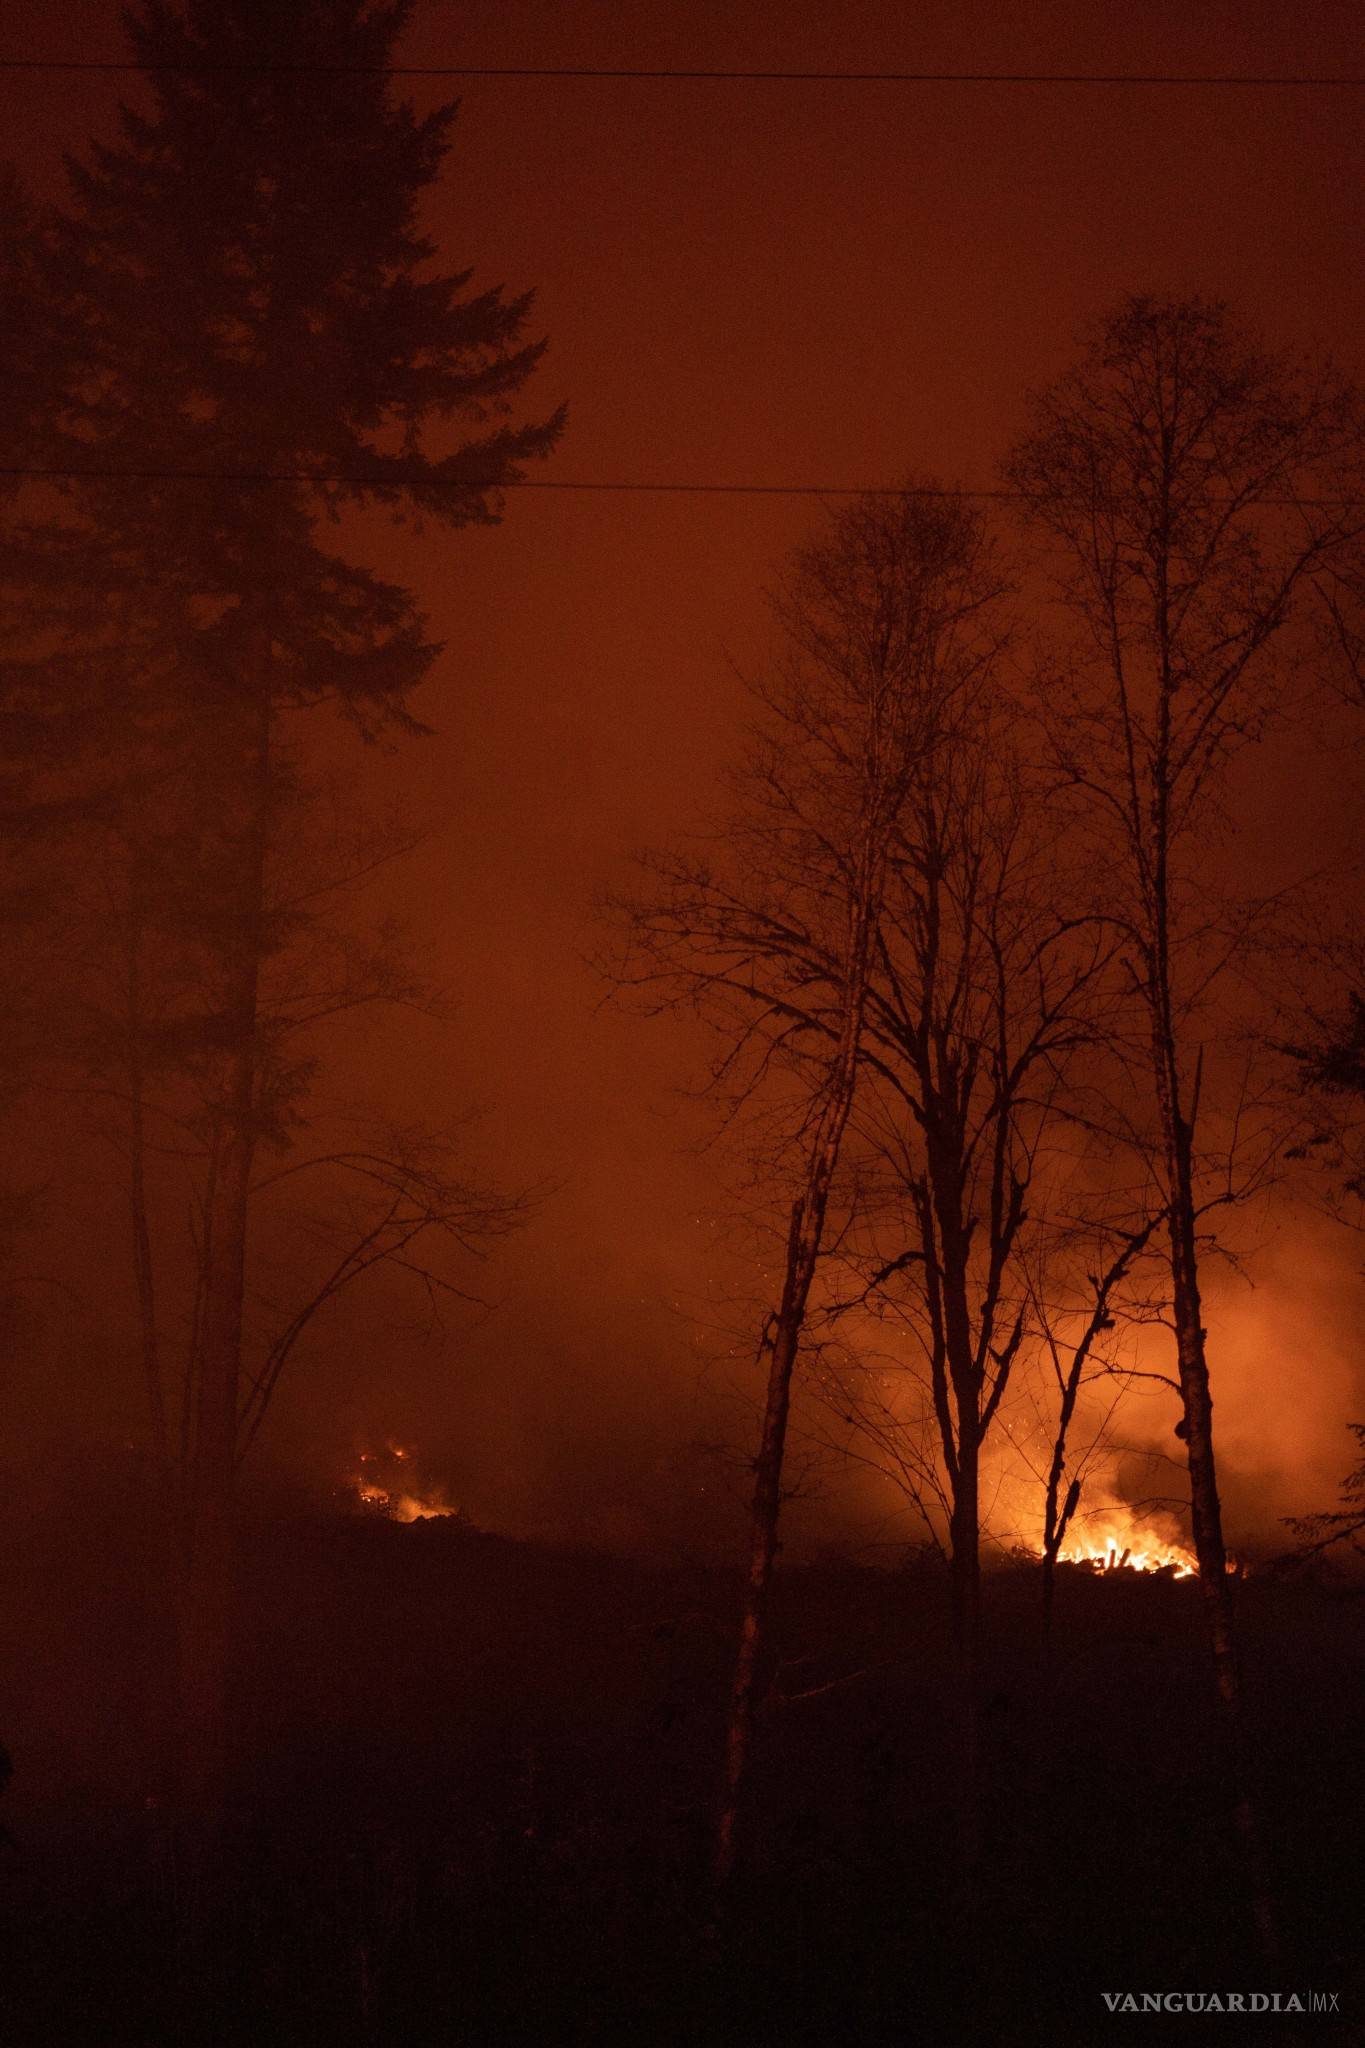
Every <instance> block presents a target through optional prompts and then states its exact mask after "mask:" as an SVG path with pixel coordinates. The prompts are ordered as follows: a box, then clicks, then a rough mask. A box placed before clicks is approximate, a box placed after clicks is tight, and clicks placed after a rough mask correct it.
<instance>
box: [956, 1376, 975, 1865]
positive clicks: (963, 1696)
mask: <svg viewBox="0 0 1365 2048" xmlns="http://www.w3.org/2000/svg"><path fill="white" fill-rule="evenodd" d="M957 1406H958V1429H957V1474H956V1481H955V1484H954V1487H953V1513H952V1527H951V1534H952V1544H953V1557H952V1604H953V1653H954V1665H955V1671H956V1679H957V1684H956V1693H957V1737H958V1740H957V1754H958V1856H959V1859H960V1865H961V1872H962V1875H963V1876H964V1877H965V1878H966V1880H967V1881H968V1883H969V1884H970V1882H971V1879H972V1877H973V1875H974V1873H975V1871H976V1868H977V1865H978V1863H979V1861H980V1855H981V1442H980V1436H979V1433H978V1430H977V1427H976V1401H975V1398H974V1397H970V1398H969V1395H968V1390H966V1389H965V1388H962V1387H959V1389H958V1395H957Z"/></svg>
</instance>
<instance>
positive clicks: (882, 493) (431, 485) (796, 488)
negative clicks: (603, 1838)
mask: <svg viewBox="0 0 1365 2048" xmlns="http://www.w3.org/2000/svg"><path fill="white" fill-rule="evenodd" d="M0 477H15V478H22V477H29V478H36V479H38V480H44V479H46V480H47V481H56V482H73V483H114V482H120V481H123V482H129V483H185V484H195V483H204V484H345V485H349V486H351V487H352V488H353V489H357V490H371V491H431V490H449V491H583V492H589V493H596V494H599V495H604V496H606V495H612V494H615V495H618V496H619V495H625V496H636V497H690V498H973V499H981V500H983V501H991V502H995V503H1006V504H1011V503H1020V502H1022V501H1023V500H1024V499H1025V497H1026V495H1027V494H1026V493H1025V492H1023V491H1007V490H1001V489H998V488H995V487H992V486H988V485H980V484H976V485H963V486H962V487H961V488H957V487H956V486H954V485H952V484H928V485H920V484H717V483H674V482H659V483H640V482H635V481H631V480H627V479H608V480H604V481H601V482H595V481H592V480H590V479H588V478H583V477H572V478H570V477H529V476H523V477H501V478H499V477H482V478H481V477H401V476H361V475H355V474H352V473H350V472H347V471H336V470H313V469H241V470H223V469H94V468H86V469H64V468H58V467H56V466H51V467H43V468H39V467H36V466H32V467H30V466H24V465H19V464H0ZM1257 502H1258V504H1260V505H1262V506H1281V507H1284V508H1286V509H1294V510H1297V509H1299V508H1301V507H1302V508H1313V509H1316V510H1319V511H1347V510H1350V509H1352V508H1353V507H1354V504H1355V501H1354V500H1353V499H1350V498H1261V499H1259V500H1258V501H1257Z"/></svg>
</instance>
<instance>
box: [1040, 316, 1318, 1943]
mask: <svg viewBox="0 0 1365 2048" xmlns="http://www.w3.org/2000/svg"><path fill="white" fill-rule="evenodd" d="M1349 425H1350V408H1349V405H1348V403H1347V401H1346V399H1345V397H1344V395H1343V394H1342V392H1341V391H1340V389H1339V388H1338V387H1337V386H1336V385H1335V383H1334V382H1333V381H1332V380H1331V379H1330V378H1328V377H1325V376H1318V375H1317V374H1316V373H1314V372H1312V371H1311V370H1308V369H1303V368H1300V367H1298V366H1296V365H1294V364H1291V363H1289V362H1287V361H1282V360H1276V359H1272V358H1271V357H1269V356H1267V355H1265V354H1264V353H1262V352H1261V351H1259V350H1258V349H1257V348H1256V347H1255V346H1254V345H1253V343H1252V342H1251V340H1249V339H1248V338H1247V337H1246V336H1245V335H1244V334H1243V333H1242V332H1241V330H1240V329H1239V328H1238V326H1237V325H1236V323H1235V322H1234V321H1233V320H1232V318H1231V317H1230V316H1229V315H1228V313H1227V312H1226V310H1225V309H1224V308H1222V307H1221V306H1218V305H1213V304H1208V303H1205V302H1202V301H1199V300H1165V299H1153V298H1131V299H1128V300H1126V301H1125V302H1124V303H1123V304H1122V305H1120V306H1119V308H1118V309H1117V310H1116V311H1115V312H1114V313H1113V314H1112V315H1111V316H1110V317H1109V318H1108V319H1107V320H1105V321H1104V322H1103V324H1102V325H1101V326H1100V327H1099V328H1098V330H1097V331H1096V333H1095V335H1094V337H1093V339H1092V340H1091V342H1090V345H1089V347H1088V349H1087V350H1086V352H1085V354H1084V355H1083V357H1082V358H1081V360H1080V361H1079V362H1078V364H1077V366H1076V367H1075V368H1074V369H1073V370H1071V371H1070V372H1069V373H1068V374H1067V375H1066V376H1065V377H1063V378H1062V379H1061V380H1060V381H1059V382H1058V383H1057V384H1056V385H1054V386H1053V387H1052V388H1051V390H1049V391H1047V392H1045V393H1044V394H1043V395H1042V396H1040V397H1038V398H1037V399H1036V400H1035V401H1034V405H1033V421H1032V424H1031V427H1030V429H1029V431H1028V432H1027V434H1026V435H1025V436H1024V438H1023V439H1022V440H1021V441H1020V443H1019V444H1018V446H1017V448H1016V449H1015V451H1014V453H1013V455H1012V457H1011V459H1010V461H1009V464H1008V466H1007V472H1006V473H1007V477H1008V480H1009V482H1010V484H1011V485H1012V487H1013V488H1014V490H1015V491H1017V492H1018V493H1019V494H1020V496H1021V497H1022V499H1023V500H1024V503H1025V507H1026V511H1027V514H1028V516H1029V518H1030V520H1031V522H1032V524H1033V526H1034V528H1035V530H1036V531H1037V532H1039V533H1040V534H1041V535H1042V536H1043V537H1044V538H1045V540H1046V541H1047V542H1048V543H1050V546H1049V549H1048V552H1047V554H1046V556H1045V559H1044V564H1043V566H1044V567H1045V569H1046V570H1047V571H1048V572H1049V573H1052V574H1053V575H1054V576H1055V587H1056V594H1057V596H1058V597H1059V599H1060V601H1061V604H1062V606H1063V608H1064V611H1065V614H1066V616H1067V617H1069V619H1070V621H1071V622H1072V624H1073V627H1074V631H1073V633H1072V634H1071V636H1070V638H1069V639H1068V641H1067V643H1066V646H1065V650H1064V653H1063V654H1062V656H1061V658H1060V659H1059V660H1058V661H1057V663H1056V664H1055V665H1054V667H1053V668H1052V670H1051V671H1050V672H1049V675H1048V678H1047V695H1048V709H1049V713H1050V718H1049V724H1050V730H1051V736H1052V742H1053V747H1054V752H1055V757H1056V762H1057V766H1058V769H1059V771H1060V777H1061V781H1062V783H1063V785H1064V787H1065V788H1066V789H1068V790H1070V791H1071V792H1072V793H1073V795H1074V796H1075V797H1076V798H1077V799H1078V805H1079V809H1080V812H1081V814H1082V815H1083V817H1084V820H1085V823H1086V825H1087V827H1088V829H1089V830H1090V832H1091V833H1092V835H1093V839H1092V844H1093V846H1094V849H1095V860H1096V862H1097V864H1100V863H1102V864H1103V871H1104V876H1105V879H1104V888H1103V897H1104V907H1105V908H1106V910H1107V912H1108V914H1110V915H1111V916H1112V917H1113V919H1114V921H1115V925H1116V928H1117V929H1119V930H1120V931H1121V932H1122V934H1123V940H1124V949H1125V964H1126V967H1127V970H1128V974H1129V977H1130V982H1131V989H1132V994H1133V997H1134V999H1135V1001H1136V1003H1137V1005H1138V1006H1139V1010H1140V1013H1141V1015H1142V1017H1143V1019H1144V1020H1145V1022H1144V1027H1143V1037H1144V1038H1145V1045H1144V1047H1143V1049H1142V1051H1141V1054H1140V1056H1139V1067H1140V1069H1142V1070H1145V1076H1146V1086H1147V1089H1148V1090H1149V1099H1150V1101H1151V1104H1152V1109H1153V1113H1154V1120H1155V1127H1156V1131H1157V1140H1156V1148H1155V1150H1156V1157H1157V1160H1158V1164H1159V1172H1160V1183H1161V1184H1160V1200H1161V1203H1162V1206H1163V1208H1164V1213H1165V1216H1166V1219H1167V1228H1168V1243H1169V1257H1170V1268H1171V1288H1172V1298H1173V1314H1174V1323H1175V1340H1176V1349H1177V1356H1178V1364H1179V1378H1180V1388H1181V1397H1182V1402H1183V1407H1184V1419H1183V1423H1182V1426H1181V1433H1182V1434H1183V1436H1184V1439H1185V1443H1186V1448H1187V1453H1188V1459H1189V1471H1190V1493H1191V1509H1192V1522H1193V1534H1194V1545H1195V1550H1196V1553H1197V1556H1198V1560H1199V1570H1200V1578H1201V1582H1202V1585H1203V1591H1204V1600H1205V1606H1206V1612H1207V1617H1208V1624H1209V1631H1210V1639H1211V1643H1212V1649H1213V1658H1214V1666H1215V1673H1216V1680H1217V1690H1218V1697H1219V1699H1220V1701H1221V1704H1222V1711H1223V1721H1224V1728H1225V1732H1226V1734H1227V1738H1228V1742H1227V1748H1228V1755H1229V1759H1230V1762H1231V1768H1232V1773H1233V1776H1234V1779H1235V1793H1234V1805H1235V1811H1236V1817H1237V1823H1238V1827H1239V1829H1240V1831H1241V1835H1242V1838H1243V1841H1244V1844H1245V1847H1246V1851H1247V1856H1248V1867H1249V1871H1250V1875H1251V1884H1252V1889H1253V1892H1254V1901H1253V1903H1254V1910H1255V1914H1256V1918H1257V1922H1258V1925H1259V1927H1260V1929H1261V1933H1262V1936H1263V1939H1264V1940H1265V1942H1266V1943H1267V1945H1268V1946H1269V1945H1271V1944H1272V1943H1273V1929H1272V1924H1271V1909H1270V1900H1269V1891H1268V1886H1267V1882H1266V1879H1265V1875H1264V1861H1263V1857H1262V1854H1261V1850H1260V1845H1259V1839H1258V1834H1257V1828H1256V1822H1255V1818H1254V1815H1253V1812H1252V1808H1251V1805H1250V1801H1249V1797H1248V1793H1247V1784H1246V1775H1245V1770H1244V1767H1243V1764H1242V1762H1241V1741H1240V1734H1239V1729H1240V1681H1239V1678H1238V1669H1237V1656H1236V1651H1235V1647H1234V1638H1233V1616H1232V1605H1231V1598H1230V1592H1229V1586H1228V1578H1227V1556H1226V1551H1225V1547H1224V1542H1223V1531H1222V1514H1221V1506H1220V1501H1219V1493H1218V1481H1217V1473H1216V1466H1215V1459H1214V1440H1213V1404H1212V1399H1211V1396H1210V1388H1209V1369H1208V1358H1207V1352H1206V1343H1205V1331H1204V1325H1203V1312H1202V1308H1201V1301H1200V1256H1199V1244H1198V1235H1197V1218H1198V1214H1199V1207H1200V1194H1199V1180H1200V1155H1199V1145H1198V1129H1199V1120H1200V1115H1201V1110H1202V1109H1205V1108H1206V1107H1207V1105H1206V1104H1201V1100H1200V1080H1201V1073H1202V1070H1203V1062H1202V1057H1201V1053H1202V1046H1203V1042H1204V1039H1205V1038H1206V1037H1207V1034H1208V1029H1209V1027H1208V1024H1207V1005H1208V1001H1209V996H1210V992H1211V989H1212V987H1213V985H1214V984H1215V983H1216V980H1217V977H1218V971H1219V968H1220V967H1221V966H1222V965H1224V964H1226V962H1227V959H1228V955H1229V951H1230V944H1231V943H1235V941H1234V942H1229V941H1228V939H1227V935H1226V930H1225V928H1224V926H1223V924H1222V921H1221V920H1220V919H1217V918H1215V917H1213V916H1212V915H1210V914H1209V911H1208V898H1207V895H1206V894H1204V893H1203V890H1202V884H1203V881H1204V879H1205V875H1204V873H1203V872H1201V870H1206V869H1207V863H1208V859H1209V850H1210V845H1211V842H1212V840H1213V838H1214V836H1215V833H1216V828H1217V826H1218V823H1219V821H1220V817H1221V808H1220V807H1221V804H1222V800H1223V795H1224V790H1225V781H1224V777H1225V771H1226V769H1227V767H1228V765H1229V763H1230V762H1231V761H1232V760H1233V758H1234V757H1235V756H1236V755H1237V754H1238V753H1239V752H1240V751H1241V750H1242V749H1243V748H1244V747H1246V746H1247V745H1249V744H1251V743H1252V742H1254V741H1255V740H1256V739H1258V738H1259V737H1260V736H1261V735H1262V734H1263V733H1264V731H1265V730H1266V728H1267V726H1268V725H1269V723H1270V722H1271V720H1272V718H1273V717H1274V715H1275V714H1276V713H1277V712H1278V711H1279V710H1281V709H1282V708H1283V701H1284V699H1285V697H1286V695H1287V693H1288V691H1289V688H1290V685H1291V682H1292V680H1293V665H1292V656H1291V644H1292V643H1291V637H1290V634H1289V630H1288V629H1289V627H1290V624H1291V621H1292V620H1293V618H1294V615H1295V607H1296V603H1297V601H1298V600H1299V599H1300V598H1301V596H1303V595H1304V594H1305V593H1306V592H1307V590H1308V589H1309V587H1310V584H1311V580H1312V579H1313V577H1314V576H1315V574H1316V573H1317V572H1318V571H1319V570H1320V569H1321V568H1322V567H1323V566H1324V565H1325V564H1326V563H1327V562H1328V561H1330V560H1331V558H1332V556H1333V554H1334V551H1336V550H1337V549H1339V548H1340V546H1341V544H1342V541H1343V538H1344V535H1345V531H1346V527H1345V521H1344V515H1343V514H1342V513H1341V512H1338V511H1336V510H1334V509H1333V507H1332V506H1331V505H1330V504H1324V503H1323V502H1322V481H1323V478H1324V475H1326V474H1328V472H1329V465H1330V464H1331V463H1332V462H1333V460H1334V459H1335V457H1336V456H1337V454H1338V453H1339V451H1340V448H1341V446H1342V443H1343V440H1344V439H1345V437H1346V436H1347V434H1348V432H1349ZM1135 1070H1137V1069H1135Z"/></svg>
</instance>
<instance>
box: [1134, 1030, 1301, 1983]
mask: <svg viewBox="0 0 1365 2048" xmlns="http://www.w3.org/2000/svg"><path fill="white" fill-rule="evenodd" d="M1163 994H1164V991H1162V990H1158V1005H1157V1008H1156V1013H1155V1019H1154V1055H1155V1064H1156V1081H1157V1095H1158V1102H1159V1107H1160V1112H1161V1121H1162V1131H1163V1139H1164V1145H1165V1155H1166V1179H1167V1187H1168V1190H1169V1197H1170V1206H1169V1209H1168V1212H1167V1221H1168V1226H1169V1231H1170V1243H1171V1281H1172V1307H1173V1315H1174V1321H1175V1337H1176V1355H1177V1359H1178V1366H1179V1375H1180V1394H1181V1401H1182V1404H1183V1407H1184V1425H1183V1433H1184V1438H1185V1449H1186V1454H1187V1457H1188V1461H1189V1473H1190V1522H1191V1530H1192V1534H1193V1538H1194V1551H1195V1557H1196V1558H1197V1560H1198V1564H1199V1583H1200V1588H1201V1591H1202V1593H1203V1599H1204V1615H1205V1620H1206V1623H1207V1626H1208V1632H1209V1644H1210V1647H1211V1649H1212V1652H1213V1671H1214V1683H1215V1687H1216V1693H1217V1700H1218V1710H1219V1723H1220V1729H1221V1738H1222V1748H1223V1758H1224V1768H1225V1771H1226V1774H1227V1780H1228V1785H1229V1790H1230V1793H1231V1798H1232V1807H1233V1820H1234V1824H1235V1826H1236V1829H1237V1834H1238V1838H1239V1840H1240V1842H1241V1847H1242V1854H1243V1859H1244V1863H1245V1868H1246V1873H1247V1884H1248V1889H1249V1892H1250V1902H1251V1911H1252V1917H1253V1920H1254V1922H1255V1926H1256V1933H1257V1938H1258V1941H1259V1943H1260V1946H1261V1950H1262V1953H1263V1955H1264V1957H1265V1960H1266V1962H1267V1963H1275V1962H1277V1960H1278V1956H1279V1940H1278V1933H1277V1928H1276V1920H1275V1910H1274V1903H1273V1898H1272V1892H1271V1883H1270V1874H1269V1865H1268V1861H1267V1858H1266V1853H1265V1847H1264V1844H1263V1842H1262V1839H1261V1832H1260V1825H1259V1822H1258V1819H1257V1815H1256V1809H1255V1805H1254V1802H1253V1800H1252V1797H1251V1791H1250V1783H1249V1773H1248V1767H1247V1755H1246V1739H1245V1730H1244V1725H1243V1708H1242V1685H1241V1674H1240V1670H1239V1666H1238V1659H1237V1648H1236V1638H1235V1633H1234V1623H1233V1612H1232V1589H1231V1586H1230V1584H1229V1579H1228V1568H1227V1564H1228V1561H1227V1549H1226V1546H1225V1545H1224V1542H1223V1515H1222V1505H1221V1502H1220V1499H1219V1494H1218V1473H1217V1466H1216V1463H1215V1459H1214V1450H1213V1398H1212V1395H1211V1392H1210V1389H1209V1369H1208V1359H1207V1353H1206V1349H1205V1330H1204V1324H1203V1311H1202V1306H1201V1303H1200V1297H1199V1253H1198V1245H1197V1241H1196V1221H1197V1208H1196V1203H1195V1194H1194V1166H1193V1136H1194V1134H1193V1128H1192V1126H1191V1124H1190V1123H1189V1121H1188V1120H1187V1119H1186V1118H1185V1116H1184V1114H1183V1110H1182V1105H1181V1099H1180V1085H1179V1073H1178V1069H1177V1066H1176V1059H1175V1034H1174V1030H1173V1028H1172V1026H1171V1022H1170V1018H1169V1012H1168V1009H1167V1008H1166V1006H1165V1005H1164V1004H1163V1003H1162V1001H1161V1000H1160V998H1161V996H1162V995H1163Z"/></svg>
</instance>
